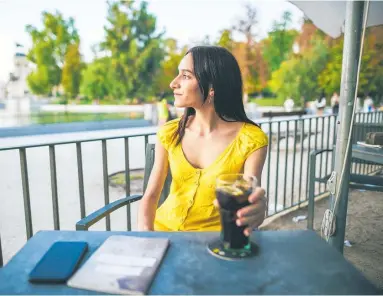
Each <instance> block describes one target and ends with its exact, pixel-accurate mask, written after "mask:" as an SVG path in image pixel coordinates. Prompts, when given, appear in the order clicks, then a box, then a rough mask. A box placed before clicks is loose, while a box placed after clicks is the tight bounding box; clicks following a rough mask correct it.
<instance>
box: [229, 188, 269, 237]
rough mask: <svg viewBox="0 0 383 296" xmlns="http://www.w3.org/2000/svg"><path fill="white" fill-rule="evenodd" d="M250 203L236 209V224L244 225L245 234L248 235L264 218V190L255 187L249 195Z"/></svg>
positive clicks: (265, 200)
mask: <svg viewBox="0 0 383 296" xmlns="http://www.w3.org/2000/svg"><path fill="white" fill-rule="evenodd" d="M249 202H250V205H249V206H246V207H243V208H242V209H240V210H238V211H237V217H238V218H237V220H236V223H237V225H238V226H243V225H246V226H247V227H246V228H245V230H244V233H245V235H246V236H250V234H251V232H252V231H253V229H255V228H258V227H259V226H260V225H261V224H262V223H263V221H264V220H265V212H266V202H267V199H266V197H265V190H264V189H263V188H261V187H257V188H256V189H255V190H254V191H253V193H252V194H250V196H249Z"/></svg>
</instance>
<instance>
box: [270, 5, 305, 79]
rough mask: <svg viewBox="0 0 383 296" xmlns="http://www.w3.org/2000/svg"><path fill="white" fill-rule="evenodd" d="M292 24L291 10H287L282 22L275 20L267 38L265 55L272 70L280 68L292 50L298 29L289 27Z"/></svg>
mask: <svg viewBox="0 0 383 296" xmlns="http://www.w3.org/2000/svg"><path fill="white" fill-rule="evenodd" d="M290 26H291V12H289V11H285V12H284V13H283V15H282V19H281V21H280V22H277V21H274V23H273V27H272V30H271V32H269V35H268V37H267V38H266V40H265V46H264V47H263V56H264V58H265V60H266V61H267V63H268V65H269V68H270V70H271V72H273V71H276V70H278V69H279V66H280V65H281V63H282V62H283V61H285V60H287V59H288V58H289V56H290V54H291V52H292V47H293V43H294V40H295V38H296V37H297V35H298V32H297V31H296V30H291V29H288V28H289V27H290Z"/></svg>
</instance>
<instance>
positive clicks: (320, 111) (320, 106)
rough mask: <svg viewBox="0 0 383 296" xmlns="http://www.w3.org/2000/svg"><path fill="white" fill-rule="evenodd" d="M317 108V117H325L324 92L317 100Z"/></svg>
mask: <svg viewBox="0 0 383 296" xmlns="http://www.w3.org/2000/svg"><path fill="white" fill-rule="evenodd" d="M315 107H316V109H317V115H318V116H321V115H323V112H324V108H325V107H326V96H325V94H324V92H322V95H321V96H320V98H318V99H316V101H315Z"/></svg>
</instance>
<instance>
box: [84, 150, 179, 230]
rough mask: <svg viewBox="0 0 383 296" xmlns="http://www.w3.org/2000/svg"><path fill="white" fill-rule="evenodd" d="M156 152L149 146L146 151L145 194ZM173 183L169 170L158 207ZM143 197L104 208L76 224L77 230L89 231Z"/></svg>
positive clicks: (136, 197) (131, 198) (129, 199)
mask: <svg viewBox="0 0 383 296" xmlns="http://www.w3.org/2000/svg"><path fill="white" fill-rule="evenodd" d="M154 152H155V145H154V144H147V146H146V151H145V173H144V186H143V192H145V190H146V186H147V185H148V181H149V176H150V172H151V171H152V169H153V165H154ZM171 182H172V177H171V174H170V170H169V173H168V175H167V176H166V179H165V183H164V187H163V189H162V192H161V196H160V200H159V202H158V206H160V205H161V204H162V203H163V202H164V201H165V199H166V197H167V196H168V195H169V192H170V184H171ZM142 196H143V195H142V194H138V195H130V196H127V197H124V198H121V199H119V200H116V201H114V202H112V203H110V204H108V205H106V206H104V207H103V208H101V209H99V210H97V211H95V212H93V213H91V214H89V215H88V216H86V217H84V218H83V219H81V220H80V221H78V222H77V223H76V230H88V229H89V227H90V226H92V225H93V224H95V223H96V222H98V221H100V220H101V219H103V218H105V217H106V216H108V215H110V213H112V212H113V211H115V210H117V209H119V208H121V207H124V206H126V205H128V204H131V203H133V202H135V201H138V200H140V199H141V198H142Z"/></svg>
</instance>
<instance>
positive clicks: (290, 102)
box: [283, 97, 294, 112]
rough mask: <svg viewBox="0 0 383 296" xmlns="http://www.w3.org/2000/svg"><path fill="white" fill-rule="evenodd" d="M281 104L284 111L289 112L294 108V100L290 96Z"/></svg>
mask: <svg viewBox="0 0 383 296" xmlns="http://www.w3.org/2000/svg"><path fill="white" fill-rule="evenodd" d="M283 106H284V107H285V110H286V112H291V111H293V109H294V101H293V99H292V98H290V97H288V98H287V99H286V101H285V102H284V104H283Z"/></svg>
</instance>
